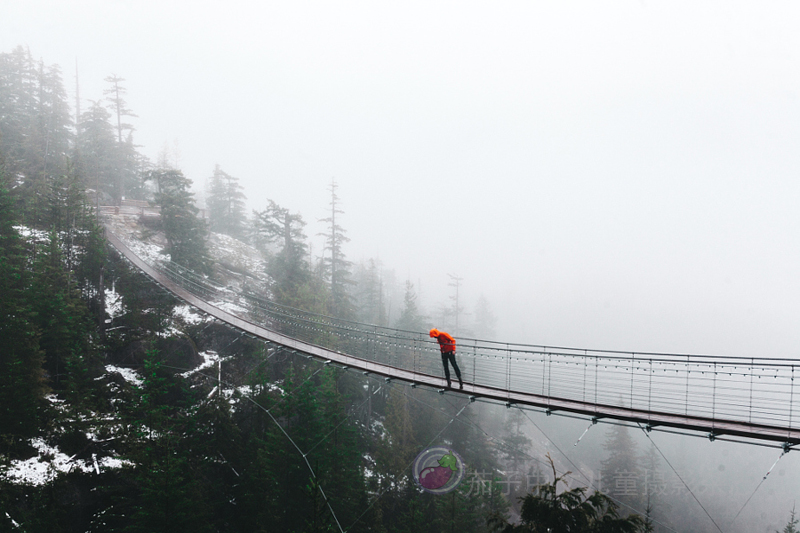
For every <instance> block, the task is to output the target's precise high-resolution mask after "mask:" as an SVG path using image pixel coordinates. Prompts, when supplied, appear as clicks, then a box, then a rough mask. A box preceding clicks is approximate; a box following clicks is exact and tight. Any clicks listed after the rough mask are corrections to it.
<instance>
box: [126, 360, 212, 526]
mask: <svg viewBox="0 0 800 533" xmlns="http://www.w3.org/2000/svg"><path fill="white" fill-rule="evenodd" d="M137 393H138V394H137V398H136V400H135V402H134V405H133V411H132V412H131V413H130V414H129V415H128V417H130V418H129V420H128V423H129V427H130V428H131V437H132V439H133V445H134V446H133V449H132V450H131V453H130V456H129V458H130V460H132V461H133V462H134V463H135V464H136V467H135V471H134V475H133V481H134V483H135V490H133V491H130V490H129V491H128V492H127V493H126V494H125V497H124V501H123V502H120V505H119V507H118V508H117V510H116V512H118V513H124V514H125V515H126V516H127V517H128V520H127V521H126V523H125V525H124V527H123V531H126V532H136V533H139V532H141V533H145V532H148V533H150V532H164V533H168V532H173V531H212V528H211V524H210V523H209V521H208V515H207V512H208V508H207V506H206V505H205V502H204V499H203V498H202V491H201V488H200V486H199V484H198V482H197V480H196V479H195V478H194V477H193V472H194V471H195V468H196V464H195V463H194V459H195V457H194V456H193V454H192V453H191V450H189V449H187V448H186V446H185V444H186V443H187V442H188V440H187V436H188V434H189V433H191V431H192V429H193V428H192V427H191V419H190V418H189V417H188V416H187V413H186V409H187V408H188V406H189V405H191V400H190V399H189V398H188V396H189V393H188V391H187V390H186V385H185V383H184V382H183V381H182V378H180V377H179V376H175V375H173V374H171V373H168V372H166V371H165V369H164V368H163V362H162V360H161V356H160V355H159V353H158V352H156V351H155V350H149V351H148V352H147V354H146V356H145V360H144V368H143V372H142V385H141V387H139V388H138V391H137Z"/></svg>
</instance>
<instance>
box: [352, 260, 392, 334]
mask: <svg viewBox="0 0 800 533" xmlns="http://www.w3.org/2000/svg"><path fill="white" fill-rule="evenodd" d="M355 278H356V280H355V285H356V287H357V288H358V290H357V296H358V298H357V301H356V309H357V310H358V317H357V318H358V320H359V321H360V322H365V323H367V324H376V325H378V326H385V325H387V324H386V305H385V303H384V288H383V275H382V272H381V266H380V261H376V260H375V259H370V260H369V261H367V263H366V264H360V265H359V268H358V269H357V271H356V276H355Z"/></svg>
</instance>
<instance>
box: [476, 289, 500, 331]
mask: <svg viewBox="0 0 800 533" xmlns="http://www.w3.org/2000/svg"><path fill="white" fill-rule="evenodd" d="M496 326H497V318H496V317H495V316H494V313H493V312H492V308H491V306H490V305H489V300H488V299H487V298H486V297H485V296H484V295H483V294H481V295H480V297H479V298H478V301H477V303H476V304H475V331H474V333H475V336H476V337H477V338H479V339H493V338H494V337H495V327H496Z"/></svg>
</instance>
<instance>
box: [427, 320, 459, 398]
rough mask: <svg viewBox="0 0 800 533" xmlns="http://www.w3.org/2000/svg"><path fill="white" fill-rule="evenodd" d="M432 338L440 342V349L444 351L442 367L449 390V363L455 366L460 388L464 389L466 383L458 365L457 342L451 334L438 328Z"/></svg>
mask: <svg viewBox="0 0 800 533" xmlns="http://www.w3.org/2000/svg"><path fill="white" fill-rule="evenodd" d="M431 337H433V338H435V339H436V340H437V341H439V349H440V350H441V351H442V365H443V366H444V377H445V379H446V380H447V388H448V389H449V388H450V368H449V367H448V366H447V363H448V361H449V362H450V364H451V365H453V370H455V371H456V377H457V378H458V388H459V389H463V388H464V382H463V381H461V370H459V369H458V365H457V364H456V340H455V339H454V338H453V337H452V335H450V334H449V333H445V332H444V331H439V330H438V329H436V328H433V329H432V330H431Z"/></svg>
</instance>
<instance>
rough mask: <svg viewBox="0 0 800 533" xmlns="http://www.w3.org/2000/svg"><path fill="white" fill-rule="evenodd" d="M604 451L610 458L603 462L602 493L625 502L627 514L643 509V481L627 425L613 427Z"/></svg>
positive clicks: (634, 446)
mask: <svg viewBox="0 0 800 533" xmlns="http://www.w3.org/2000/svg"><path fill="white" fill-rule="evenodd" d="M604 448H605V449H606V451H607V452H608V457H607V458H606V459H605V460H604V461H603V463H602V471H601V472H602V479H603V490H604V491H605V492H607V493H608V494H609V495H611V496H613V497H614V498H615V499H616V500H618V501H619V502H621V503H623V504H624V505H626V506H628V507H626V511H627V510H628V509H630V508H633V509H642V508H644V504H643V501H642V500H643V498H642V494H643V483H642V482H643V479H642V475H641V469H640V468H639V462H638V456H637V453H636V443H635V442H634V441H633V439H632V438H631V435H630V432H629V431H628V428H627V427H625V426H612V427H611V429H610V430H609V432H608V434H607V435H606V442H605V444H604Z"/></svg>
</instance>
